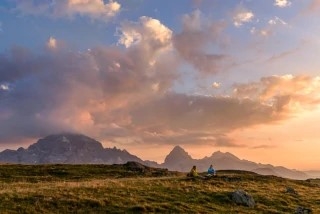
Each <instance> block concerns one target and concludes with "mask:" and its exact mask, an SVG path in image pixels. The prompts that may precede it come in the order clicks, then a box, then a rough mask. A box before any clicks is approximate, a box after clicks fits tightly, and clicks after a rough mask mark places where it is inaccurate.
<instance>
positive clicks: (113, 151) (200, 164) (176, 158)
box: [0, 133, 315, 179]
mask: <svg viewBox="0 0 320 214" xmlns="http://www.w3.org/2000/svg"><path fill="white" fill-rule="evenodd" d="M128 161H135V162H139V163H142V164H144V165H147V166H151V167H159V168H167V169H169V170H171V171H181V172H187V171H189V170H190V169H191V167H192V166H193V165H196V166H197V169H198V171H199V172H202V171H206V170H207V168H208V166H209V165H210V164H213V166H214V168H215V169H217V170H222V169H236V170H246V171H252V172H256V173H258V174H263V175H275V176H280V177H285V178H292V179H307V178H311V177H314V176H315V175H314V173H313V174H311V173H310V174H307V173H305V172H302V171H297V170H293V169H287V168H285V167H282V166H273V165H270V164H260V163H255V162H252V161H248V160H241V159H239V158H238V157H236V156H235V155H233V154H231V153H229V152H226V153H223V152H220V151H217V152H214V153H213V154H212V155H211V156H210V157H204V158H202V159H193V158H192V157H191V156H190V155H189V154H188V153H187V152H186V151H185V150H184V149H183V148H182V147H180V146H176V147H174V148H173V150H172V151H171V152H170V153H169V154H168V155H167V156H166V158H165V160H164V163H162V164H159V163H157V162H154V161H148V160H142V159H140V158H139V157H137V156H135V155H132V154H130V153H129V152H127V151H126V150H120V149H117V148H115V147H114V148H103V146H102V144H101V143H100V142H98V141H96V140H94V139H92V138H90V137H87V136H85V135H82V134H71V133H63V134H56V135H49V136H47V137H45V138H42V139H39V140H38V141H37V142H36V143H34V144H32V145H30V146H29V147H28V148H27V149H24V148H22V147H21V148H19V149H17V150H9V149H6V150H4V151H2V152H1V153H0V162H2V163H18V164H50V163H63V164H120V163H126V162H128Z"/></svg>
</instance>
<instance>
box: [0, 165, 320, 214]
mask: <svg viewBox="0 0 320 214" xmlns="http://www.w3.org/2000/svg"><path fill="white" fill-rule="evenodd" d="M0 186H1V188H0V212H1V213H70V212H76V213H123V212H125V213H143V212H146V213H152V212H155V213H163V212H171V213H294V212H295V211H296V209H297V207H299V206H300V207H307V208H309V209H311V210H312V211H313V213H320V194H319V193H320V182H319V180H317V179H311V180H306V181H297V180H289V179H284V178H279V177H275V176H261V175H257V174H255V173H251V172H243V171H218V176H216V177H214V178H210V179H202V178H193V179H192V178H187V177H186V175H185V174H183V173H178V172H169V171H167V170H159V169H152V168H143V167H141V166H138V167H132V166H129V165H1V166H0ZM288 188H290V189H294V193H292V192H288V191H287V189H288ZM237 189H242V190H244V191H246V192H247V193H249V194H250V195H251V196H252V197H253V198H254V200H255V202H256V205H255V207H253V208H249V207H246V206H241V205H236V204H234V202H232V200H231V199H230V193H231V192H233V191H235V190H237Z"/></svg>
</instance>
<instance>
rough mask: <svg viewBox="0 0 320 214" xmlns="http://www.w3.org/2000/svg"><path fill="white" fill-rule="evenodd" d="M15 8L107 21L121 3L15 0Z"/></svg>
mask: <svg viewBox="0 0 320 214" xmlns="http://www.w3.org/2000/svg"><path fill="white" fill-rule="evenodd" d="M15 3H16V10H17V11H20V12H21V13H23V14H28V15H29V14H31V15H45V16H51V17H73V16H75V15H80V16H87V17H90V18H91V19H95V20H102V21H108V20H109V19H110V18H111V17H113V16H115V15H117V14H118V13H119V12H120V9H121V5H120V4H119V3H118V2H116V1H113V0H109V2H108V3H104V1H103V0H59V1H49V0H43V1H37V0H24V1H18V0H16V1H15Z"/></svg>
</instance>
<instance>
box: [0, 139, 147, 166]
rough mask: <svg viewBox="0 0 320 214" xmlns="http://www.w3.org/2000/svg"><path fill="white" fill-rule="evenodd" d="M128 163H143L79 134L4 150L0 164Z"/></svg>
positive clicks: (124, 152)
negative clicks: (25, 147) (26, 146)
mask: <svg viewBox="0 0 320 214" xmlns="http://www.w3.org/2000/svg"><path fill="white" fill-rule="evenodd" d="M127 161H137V162H143V161H142V160H141V159H140V158H138V157H137V156H134V155H131V154H130V153H128V152H127V151H126V150H119V149H116V148H113V149H111V148H103V146H102V144H101V143H100V142H98V141H96V140H94V139H92V138H90V137H87V136H85V135H81V134H70V133H65V134H57V135H49V136H47V137H45V138H42V139H40V140H38V141H37V142H36V143H34V144H32V145H30V146H29V147H28V148H27V149H24V148H19V149H18V150H16V151H15V150H8V149H7V150H4V151H3V152H1V153H0V162H9V163H23V164H47V163H65V164H85V163H86V164H114V163H126V162H127Z"/></svg>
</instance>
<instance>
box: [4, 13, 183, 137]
mask: <svg viewBox="0 0 320 214" xmlns="http://www.w3.org/2000/svg"><path fill="white" fill-rule="evenodd" d="M142 20H145V22H141V23H138V24H137V25H136V26H135V27H136V28H137V29H143V30H144V31H142V32H141V33H143V39H142V40H141V42H138V43H136V44H135V45H132V46H130V47H128V48H126V49H123V48H121V47H96V48H92V49H90V50H88V51H84V52H79V51H72V50H69V49H68V50H65V49H59V48H56V49H55V51H51V49H45V50H44V51H45V52H41V53H37V54H36V53H33V52H31V51H30V50H28V49H25V48H22V47H14V48H12V49H11V50H9V51H7V52H5V53H3V54H2V55H0V85H2V86H5V85H6V84H8V85H9V86H10V89H11V90H9V91H7V92H5V93H4V90H1V92H0V99H1V102H0V129H1V131H0V141H2V142H3V141H4V140H5V139H10V138H12V137H14V136H17V137H19V136H21V137H35V138H36V137H41V136H45V135H47V134H52V133H57V132H60V131H76V132H82V133H87V134H89V135H92V136H105V135H110V133H114V135H124V134H126V133H130V130H126V129H124V128H121V129H120V128H119V127H125V126H127V125H128V124H130V123H131V122H130V121H131V119H130V114H128V111H129V109H131V107H132V106H136V105H138V104H139V105H141V104H143V103H144V102H146V101H147V100H149V99H152V98H153V97H154V96H160V95H161V94H163V93H165V92H166V91H167V90H169V89H170V87H171V86H172V85H173V82H174V81H175V79H176V78H177V76H178V74H177V72H176V71H177V66H178V65H179V60H177V58H176V56H175V55H174V54H172V53H171V52H172V51H171V50H170V49H168V46H169V45H170V44H169V43H167V40H165V39H164V37H161V36H160V35H157V36H155V35H154V33H155V30H156V29H157V26H160V27H161V26H162V25H161V23H159V22H157V21H156V20H153V19H151V18H147V17H145V18H143V19H142ZM157 24H158V25H157ZM132 29H133V28H132ZM162 29H168V28H164V26H163V28H162ZM158 30H159V29H158ZM160 32H161V28H160ZM169 32H170V31H169V30H168V33H169ZM57 42H58V43H57ZM57 44H58V46H59V41H57V40H56V39H55V38H54V37H51V38H49V40H48V44H47V45H49V47H51V48H55V47H57V46H56V45H57ZM21 106H23V108H21ZM115 124H116V125H117V126H118V127H117V128H115ZM126 135H128V134H126ZM6 141H7V140H6Z"/></svg>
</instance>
